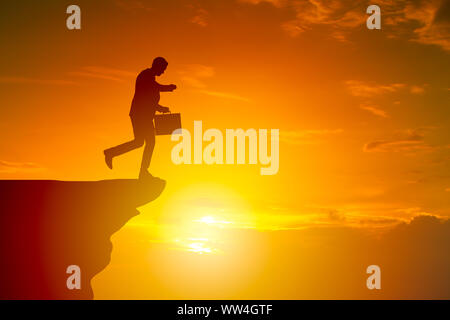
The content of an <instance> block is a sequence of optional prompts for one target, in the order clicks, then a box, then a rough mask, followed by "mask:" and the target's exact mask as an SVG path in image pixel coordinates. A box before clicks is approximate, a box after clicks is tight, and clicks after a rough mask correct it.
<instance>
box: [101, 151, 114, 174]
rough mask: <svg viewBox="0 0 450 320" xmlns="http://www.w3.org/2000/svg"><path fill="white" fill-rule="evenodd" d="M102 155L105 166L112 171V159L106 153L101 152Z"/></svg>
mask: <svg viewBox="0 0 450 320" xmlns="http://www.w3.org/2000/svg"><path fill="white" fill-rule="evenodd" d="M103 153H104V154H105V162H106V165H107V166H108V168H110V169H112V168H113V164H112V161H113V158H112V157H111V155H110V154H109V153H108V151H106V150H105V151H103Z"/></svg>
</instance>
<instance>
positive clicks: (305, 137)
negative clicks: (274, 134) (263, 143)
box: [280, 129, 344, 144]
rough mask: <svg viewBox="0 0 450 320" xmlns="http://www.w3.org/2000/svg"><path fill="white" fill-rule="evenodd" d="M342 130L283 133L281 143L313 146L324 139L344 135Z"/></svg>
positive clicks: (281, 133)
mask: <svg viewBox="0 0 450 320" xmlns="http://www.w3.org/2000/svg"><path fill="white" fill-rule="evenodd" d="M343 131H344V130H342V129H333V130H328V129H319V130H299V131H281V132H280V141H282V142H285V143H289V144H312V143H317V142H320V141H321V140H322V139H323V138H324V137H326V136H330V135H336V134H339V133H342V132H343Z"/></svg>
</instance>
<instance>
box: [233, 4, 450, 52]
mask: <svg viewBox="0 0 450 320" xmlns="http://www.w3.org/2000/svg"><path fill="white" fill-rule="evenodd" d="M240 2H245V3H249V4H254V5H258V4H261V3H271V4H272V5H273V6H274V7H275V8H283V9H288V10H292V11H293V13H294V15H295V18H294V19H290V20H287V21H284V22H282V23H281V28H282V29H283V30H284V31H285V32H286V33H287V34H288V35H290V36H291V37H297V36H298V35H300V34H301V33H303V32H305V31H308V30H311V29H313V28H314V26H317V25H323V26H328V27H329V28H331V29H332V31H331V32H330V33H329V35H330V36H331V37H333V38H335V39H337V40H339V41H348V40H347V34H348V33H349V32H350V31H352V30H356V29H357V28H360V27H363V26H364V25H365V22H366V19H367V17H368V16H367V14H366V8H367V7H368V6H369V5H370V4H373V3H370V2H369V1H367V0H285V1H282V0H240ZM449 3H450V1H448V0H418V1H410V0H379V1H377V3H376V4H377V5H379V6H380V8H381V12H382V28H386V27H387V28H389V32H388V33H386V34H387V37H391V38H392V37H402V38H404V39H406V40H408V41H414V42H417V43H421V44H427V45H436V46H439V47H441V48H442V49H444V50H446V51H450V13H449V11H450V9H449V7H450V4H449Z"/></svg>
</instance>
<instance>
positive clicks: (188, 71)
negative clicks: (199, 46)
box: [179, 64, 215, 89]
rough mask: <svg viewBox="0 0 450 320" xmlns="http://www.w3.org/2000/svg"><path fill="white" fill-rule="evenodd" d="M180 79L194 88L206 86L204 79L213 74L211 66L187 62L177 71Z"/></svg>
mask: <svg viewBox="0 0 450 320" xmlns="http://www.w3.org/2000/svg"><path fill="white" fill-rule="evenodd" d="M179 74H180V77H181V81H183V82H184V83H186V84H187V85H189V86H191V87H194V88H202V89H203V88H206V83H204V79H207V78H211V77H213V76H214V74H215V71H214V68H213V67H210V66H205V65H201V64H188V65H185V66H184V67H183V68H182V70H181V71H179Z"/></svg>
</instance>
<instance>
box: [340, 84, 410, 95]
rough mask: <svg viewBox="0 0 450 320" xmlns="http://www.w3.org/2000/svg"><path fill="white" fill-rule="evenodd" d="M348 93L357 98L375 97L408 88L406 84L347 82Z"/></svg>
mask: <svg viewBox="0 0 450 320" xmlns="http://www.w3.org/2000/svg"><path fill="white" fill-rule="evenodd" d="M345 85H346V86H347V89H348V91H349V92H350V94H352V95H353V96H355V97H365V98H369V97H373V96H377V95H381V94H386V93H392V92H396V91H398V90H400V89H402V88H405V87H406V84H404V83H391V84H386V85H378V84H369V83H365V82H363V81H357V80H348V81H345Z"/></svg>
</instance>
